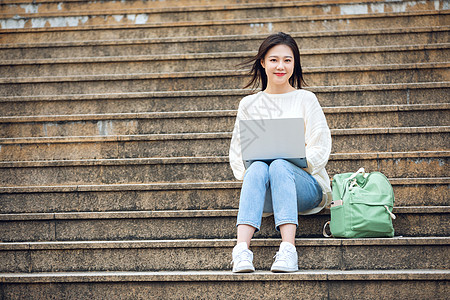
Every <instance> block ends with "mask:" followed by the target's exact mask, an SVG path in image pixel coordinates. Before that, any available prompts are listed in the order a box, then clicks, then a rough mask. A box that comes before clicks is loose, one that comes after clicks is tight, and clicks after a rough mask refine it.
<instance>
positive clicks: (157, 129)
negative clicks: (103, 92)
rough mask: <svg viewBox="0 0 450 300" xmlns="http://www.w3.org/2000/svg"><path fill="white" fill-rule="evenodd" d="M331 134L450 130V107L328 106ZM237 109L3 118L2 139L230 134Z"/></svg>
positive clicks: (1, 125)
mask: <svg viewBox="0 0 450 300" xmlns="http://www.w3.org/2000/svg"><path fill="white" fill-rule="evenodd" d="M323 110H324V112H325V115H326V118H327V122H328V126H329V127H330V128H331V129H340V128H367V127H369V126H372V127H378V128H381V127H383V126H385V127H411V126H414V127H419V126H450V118H449V116H450V114H449V110H450V103H439V104H416V105H404V106H398V105H377V106H353V107H351V106H347V107H341V106H338V107H323ZM235 120H236V110H215V111H185V112H148V113H127V114H124V113H121V114H88V115H55V116H50V115H48V116H17V117H0V137H1V138H22V137H57V136H67V137H71V136H98V135H137V134H138V135H141V134H168V133H193V132H196V133H199V132H201V133H211V132H231V131H233V126H234V123H235Z"/></svg>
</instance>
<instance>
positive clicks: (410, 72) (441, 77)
mask: <svg viewBox="0 0 450 300" xmlns="http://www.w3.org/2000/svg"><path fill="white" fill-rule="evenodd" d="M448 66H449V63H420V64H402V65H400V64H399V65H367V66H339V67H317V68H309V69H307V68H305V70H304V74H305V80H306V81H307V82H308V84H310V85H312V86H315V85H316V86H320V85H324V86H339V85H366V84H397V83H405V82H407V83H408V82H441V81H447V77H448ZM355 74H358V76H355ZM248 79H249V78H248V76H247V71H234V70H231V71H230V70H227V71H199V72H180V73H145V74H128V73H126V72H123V73H122V74H117V75H90V76H67V77H58V76H55V77H22V78H2V79H0V87H1V90H0V97H10V96H25V95H28V96H37V95H60V94H86V93H89V94H92V93H93V94H96V93H105V92H110V93H123V92H124V91H128V92H132V93H135V92H154V91H185V90H205V89H230V88H232V89H237V88H240V87H242V85H243V84H244V83H245V82H246V81H248Z"/></svg>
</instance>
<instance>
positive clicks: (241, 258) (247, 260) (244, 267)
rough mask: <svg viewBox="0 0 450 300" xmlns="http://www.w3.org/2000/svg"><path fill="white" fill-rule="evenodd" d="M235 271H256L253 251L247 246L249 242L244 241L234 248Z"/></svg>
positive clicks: (233, 262)
mask: <svg viewBox="0 0 450 300" xmlns="http://www.w3.org/2000/svg"><path fill="white" fill-rule="evenodd" d="M231 263H232V264H233V272H234V273H249V272H254V271H255V267H254V266H253V252H252V251H250V250H249V249H248V248H247V243H246V242H242V243H239V244H237V245H236V246H234V248H233V261H232V262H231Z"/></svg>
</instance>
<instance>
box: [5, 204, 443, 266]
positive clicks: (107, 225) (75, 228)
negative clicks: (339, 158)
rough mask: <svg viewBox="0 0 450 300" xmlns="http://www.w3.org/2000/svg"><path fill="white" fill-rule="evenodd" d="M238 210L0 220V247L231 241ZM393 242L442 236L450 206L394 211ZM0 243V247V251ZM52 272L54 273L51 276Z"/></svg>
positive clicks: (322, 217) (314, 221)
mask: <svg viewBox="0 0 450 300" xmlns="http://www.w3.org/2000/svg"><path fill="white" fill-rule="evenodd" d="M237 213H238V210H237V209H230V210H188V211H180V210H179V211H126V212H76V213H40V214H0V228H1V229H2V242H21V241H28V242H29V241H98V240H102V241H103V240H105V241H116V240H130V239H131V240H167V239H169V240H171V239H215V238H221V239H222V238H224V239H230V238H235V237H236V217H237ZM393 213H394V214H395V215H396V216H397V219H395V220H393V225H394V229H395V234H396V235H397V236H413V237H423V236H433V237H436V236H446V237H448V236H449V234H450V231H449V227H448V226H447V224H448V222H449V221H450V206H425V207H424V206H419V207H394V210H393ZM329 220H330V214H329V212H322V213H320V214H317V215H309V216H299V219H298V222H299V230H298V231H297V237H321V236H323V235H322V230H323V226H324V224H325V223H326V222H327V221H329ZM279 237H280V233H279V231H276V230H275V225H274V220H273V216H270V217H264V218H263V220H262V224H261V230H260V231H259V232H257V233H255V238H279ZM1 246H2V243H0V247H1ZM54 271H56V270H54Z"/></svg>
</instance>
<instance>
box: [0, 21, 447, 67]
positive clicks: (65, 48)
mask: <svg viewBox="0 0 450 300" xmlns="http://www.w3.org/2000/svg"><path fill="white" fill-rule="evenodd" d="M291 36H293V37H294V38H295V39H296V41H297V43H298V45H299V47H300V52H301V55H302V65H304V66H308V64H305V62H304V61H303V57H304V55H306V54H310V55H313V56H315V55H319V56H320V55H322V54H321V53H324V52H325V53H326V52H329V51H336V50H334V48H348V47H351V48H354V47H357V48H358V47H361V45H364V47H367V48H370V47H380V46H384V47H386V46H388V47H393V46H394V47H395V46H404V45H428V44H429V45H431V46H432V45H433V44H441V43H448V42H449V41H450V40H449V35H448V28H446V27H427V26H426V27H414V28H400V29H399V28H383V29H379V28H360V29H358V30H352V31H345V30H343V31H321V32H309V31H306V32H291ZM265 37H266V34H255V35H245V36H239V35H230V36H224V35H221V36H206V37H196V36H184V37H178V38H167V37H164V38H150V39H140V40H139V39H133V40H131V39H126V38H124V39H117V40H90V41H82V42H76V41H72V42H66V43H57V42H56V43H46V42H45V41H40V42H39V43H35V44H33V43H28V44H22V45H21V47H20V48H18V46H16V45H14V44H9V45H3V46H2V47H0V59H1V60H20V59H22V60H25V59H42V58H68V57H73V58H75V57H78V58H80V57H81V58H82V57H102V56H106V57H108V56H123V55H131V56H137V55H160V54H162V53H165V54H189V53H216V52H229V51H230V49H238V50H239V51H255V49H257V48H258V47H259V45H260V44H261V43H262V41H263V40H264V38H265ZM328 65H329V64H328Z"/></svg>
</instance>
